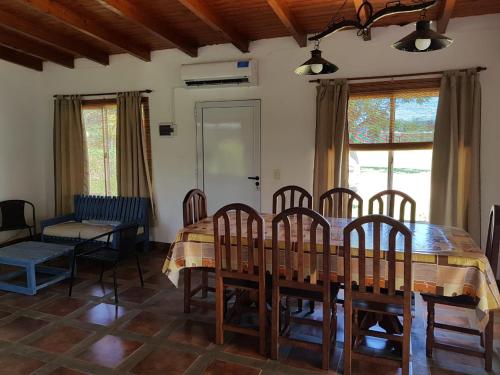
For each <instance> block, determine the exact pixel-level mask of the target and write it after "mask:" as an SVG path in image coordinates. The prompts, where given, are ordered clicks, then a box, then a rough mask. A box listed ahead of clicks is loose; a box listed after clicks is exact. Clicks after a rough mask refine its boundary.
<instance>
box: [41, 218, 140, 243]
mask: <svg viewBox="0 0 500 375" xmlns="http://www.w3.org/2000/svg"><path fill="white" fill-rule="evenodd" d="M118 224H119V223H118ZM116 226H117V225H110V224H95V223H90V222H88V221H87V222H79V221H67V222H65V223H60V224H55V225H50V226H48V227H45V228H44V229H43V235H44V236H48V237H60V238H78V239H82V240H88V239H90V238H94V237H97V236H99V235H101V234H105V233H107V232H111V231H112V230H113V229H115V227H116ZM141 233H144V227H139V229H138V231H137V234H141ZM111 240H113V238H111ZM100 241H104V242H106V241H107V238H106V237H103V238H102V239H101V240H100Z"/></svg>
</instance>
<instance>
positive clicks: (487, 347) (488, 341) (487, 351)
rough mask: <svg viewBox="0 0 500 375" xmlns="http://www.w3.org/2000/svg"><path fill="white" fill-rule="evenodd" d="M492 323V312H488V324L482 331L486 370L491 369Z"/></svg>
mask: <svg viewBox="0 0 500 375" xmlns="http://www.w3.org/2000/svg"><path fill="white" fill-rule="evenodd" d="M494 326H495V323H494V313H493V312H490V313H489V320H488V324H487V325H486V329H485V331H484V369H485V370H486V371H491V369H492V362H493V359H492V357H493V327H494Z"/></svg>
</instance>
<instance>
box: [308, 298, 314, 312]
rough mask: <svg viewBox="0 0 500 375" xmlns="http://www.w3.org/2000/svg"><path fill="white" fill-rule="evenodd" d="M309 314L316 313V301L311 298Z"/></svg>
mask: <svg viewBox="0 0 500 375" xmlns="http://www.w3.org/2000/svg"><path fill="white" fill-rule="evenodd" d="M309 314H314V301H313V300H309Z"/></svg>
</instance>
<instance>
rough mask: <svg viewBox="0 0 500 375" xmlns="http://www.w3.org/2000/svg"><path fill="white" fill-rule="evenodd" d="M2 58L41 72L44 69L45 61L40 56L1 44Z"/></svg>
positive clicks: (0, 55) (0, 52)
mask: <svg viewBox="0 0 500 375" xmlns="http://www.w3.org/2000/svg"><path fill="white" fill-rule="evenodd" d="M0 59H2V60H5V61H8V62H11V63H14V64H17V65H21V66H24V67H25V68H29V69H33V70H37V71H39V72H41V71H42V70H43V61H42V60H40V59H39V58H37V57H33V56H30V55H27V54H25V53H22V52H19V51H16V50H13V49H10V48H7V47H4V46H0Z"/></svg>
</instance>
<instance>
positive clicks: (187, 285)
mask: <svg viewBox="0 0 500 375" xmlns="http://www.w3.org/2000/svg"><path fill="white" fill-rule="evenodd" d="M190 312H191V269H190V268H187V267H186V268H184V313H185V314H189V313H190Z"/></svg>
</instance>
